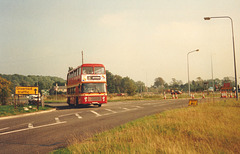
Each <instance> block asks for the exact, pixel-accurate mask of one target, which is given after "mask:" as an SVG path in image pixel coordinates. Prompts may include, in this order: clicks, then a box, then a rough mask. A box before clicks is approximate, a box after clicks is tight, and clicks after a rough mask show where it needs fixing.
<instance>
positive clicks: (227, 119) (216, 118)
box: [55, 100, 240, 154]
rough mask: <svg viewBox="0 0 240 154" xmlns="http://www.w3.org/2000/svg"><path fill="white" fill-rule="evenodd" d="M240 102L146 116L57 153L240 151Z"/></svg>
mask: <svg viewBox="0 0 240 154" xmlns="http://www.w3.org/2000/svg"><path fill="white" fill-rule="evenodd" d="M239 115H240V104H239V103H237V102H236V101H234V100H230V101H227V102H226V101H225V102H224V101H221V102H215V103H211V102H210V103H204V104H200V105H199V106H197V107H188V108H184V109H178V110H173V111H167V112H164V113H160V114H156V115H152V116H148V117H144V118H141V119H138V120H136V121H133V122H130V123H127V124H125V125H122V126H120V127H117V128H115V129H113V130H110V131H106V132H104V133H100V134H97V135H95V136H94V137H92V138H90V139H88V140H85V141H84V142H81V143H79V142H77V141H75V143H72V144H73V145H70V146H69V147H68V148H66V149H61V150H58V151H55V153H131V154H132V153H191V154H192V153H240V146H239V145H240V116H239Z"/></svg>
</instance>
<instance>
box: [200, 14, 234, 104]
mask: <svg viewBox="0 0 240 154" xmlns="http://www.w3.org/2000/svg"><path fill="white" fill-rule="evenodd" d="M212 18H227V19H230V21H231V26H232V42H233V59H234V73H235V87H236V95H237V101H238V82H237V68H236V58H235V43H234V32H233V20H232V18H231V17H229V16H219V17H204V20H210V19H212Z"/></svg>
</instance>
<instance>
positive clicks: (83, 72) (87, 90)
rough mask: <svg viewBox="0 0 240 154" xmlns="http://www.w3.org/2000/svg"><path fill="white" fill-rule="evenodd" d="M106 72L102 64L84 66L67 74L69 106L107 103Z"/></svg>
mask: <svg viewBox="0 0 240 154" xmlns="http://www.w3.org/2000/svg"><path fill="white" fill-rule="evenodd" d="M106 82H107V78H106V70H105V67H104V65H102V64H83V65H81V66H79V67H77V68H75V69H73V70H71V71H69V72H68V74H67V103H68V104H69V106H78V105H91V104H93V105H98V106H99V107H101V105H102V104H104V103H107V84H106Z"/></svg>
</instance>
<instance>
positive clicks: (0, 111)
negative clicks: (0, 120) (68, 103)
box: [0, 105, 51, 117]
mask: <svg viewBox="0 0 240 154" xmlns="http://www.w3.org/2000/svg"><path fill="white" fill-rule="evenodd" d="M29 106H32V109H29V110H28V111H25V110H24V107H29ZM29 106H27V105H24V106H22V105H21V106H17V107H16V109H15V108H14V106H13V105H2V106H0V117H4V116H11V115H18V114H24V113H31V112H38V111H43V110H49V109H51V108H50V107H42V106H39V110H37V106H36V105H29Z"/></svg>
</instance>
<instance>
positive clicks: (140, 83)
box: [135, 81, 145, 93]
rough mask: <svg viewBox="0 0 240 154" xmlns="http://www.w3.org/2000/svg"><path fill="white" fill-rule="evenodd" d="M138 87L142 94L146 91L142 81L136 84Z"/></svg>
mask: <svg viewBox="0 0 240 154" xmlns="http://www.w3.org/2000/svg"><path fill="white" fill-rule="evenodd" d="M135 84H136V86H137V92H139V93H141V92H143V91H145V90H144V89H145V84H144V83H143V82H142V81H137V82H136V83H135Z"/></svg>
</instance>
